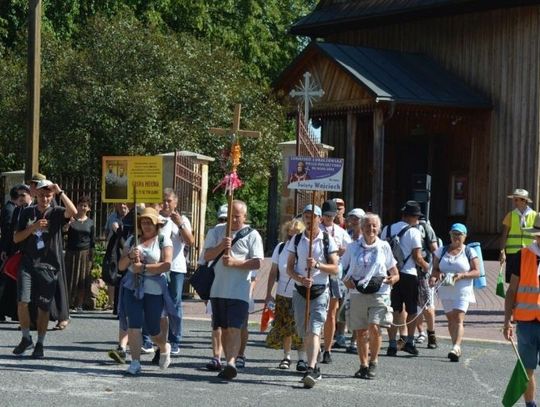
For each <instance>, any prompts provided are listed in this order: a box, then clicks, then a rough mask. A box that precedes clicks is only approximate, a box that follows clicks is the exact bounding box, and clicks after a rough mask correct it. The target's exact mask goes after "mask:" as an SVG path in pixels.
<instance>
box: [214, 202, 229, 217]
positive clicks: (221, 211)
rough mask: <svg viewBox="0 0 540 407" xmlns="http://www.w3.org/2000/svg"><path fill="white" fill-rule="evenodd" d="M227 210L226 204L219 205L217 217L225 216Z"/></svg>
mask: <svg viewBox="0 0 540 407" xmlns="http://www.w3.org/2000/svg"><path fill="white" fill-rule="evenodd" d="M227 212H228V206H227V205H221V206H220V207H219V209H218V211H217V218H218V219H221V218H226V217H227Z"/></svg>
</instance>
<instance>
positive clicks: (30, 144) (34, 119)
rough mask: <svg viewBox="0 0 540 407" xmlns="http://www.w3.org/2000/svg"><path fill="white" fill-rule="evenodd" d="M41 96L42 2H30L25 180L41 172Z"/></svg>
mask: <svg viewBox="0 0 540 407" xmlns="http://www.w3.org/2000/svg"><path fill="white" fill-rule="evenodd" d="M40 96H41V0H30V1H29V21H28V110H27V132H26V163H25V170H24V175H25V180H29V179H31V177H32V174H35V173H37V172H39V115H40Z"/></svg>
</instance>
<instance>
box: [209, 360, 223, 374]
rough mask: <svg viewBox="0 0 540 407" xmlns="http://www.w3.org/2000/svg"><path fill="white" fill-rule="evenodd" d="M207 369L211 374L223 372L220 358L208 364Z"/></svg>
mask: <svg viewBox="0 0 540 407" xmlns="http://www.w3.org/2000/svg"><path fill="white" fill-rule="evenodd" d="M206 368H207V369H208V370H210V371H211V372H219V371H221V360H219V359H218V358H212V359H210V362H208V363H207V364H206Z"/></svg>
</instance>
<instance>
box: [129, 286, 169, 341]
mask: <svg viewBox="0 0 540 407" xmlns="http://www.w3.org/2000/svg"><path fill="white" fill-rule="evenodd" d="M122 290H124V291H123V292H122V304H121V306H122V307H124V312H125V313H126V315H127V318H128V328H130V329H141V328H142V327H143V324H144V327H145V328H146V330H147V331H148V334H149V335H150V336H156V335H159V333H160V331H161V326H160V321H161V314H162V312H163V304H164V301H163V296H162V295H152V294H144V297H143V298H142V299H141V300H138V299H137V298H135V295H134V291H132V290H130V289H128V288H125V287H123V288H122Z"/></svg>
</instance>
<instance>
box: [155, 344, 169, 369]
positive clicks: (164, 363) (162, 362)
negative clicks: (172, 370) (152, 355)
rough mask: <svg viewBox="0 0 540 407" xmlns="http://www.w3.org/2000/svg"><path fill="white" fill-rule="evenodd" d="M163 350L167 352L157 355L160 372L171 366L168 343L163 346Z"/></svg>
mask: <svg viewBox="0 0 540 407" xmlns="http://www.w3.org/2000/svg"><path fill="white" fill-rule="evenodd" d="M165 349H167V352H165V353H161V354H160V355H159V368H160V369H161V370H165V369H167V368H168V367H169V365H170V364H171V345H170V344H168V343H167V344H165ZM156 353H157V352H156Z"/></svg>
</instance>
